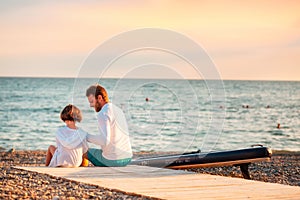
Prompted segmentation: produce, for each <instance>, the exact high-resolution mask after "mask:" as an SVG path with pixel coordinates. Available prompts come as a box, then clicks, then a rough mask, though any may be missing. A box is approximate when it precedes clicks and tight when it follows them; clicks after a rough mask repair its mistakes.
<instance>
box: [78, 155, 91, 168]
mask: <svg viewBox="0 0 300 200" xmlns="http://www.w3.org/2000/svg"><path fill="white" fill-rule="evenodd" d="M87 166H89V160H88V157H87V153H85V154H83V155H82V163H81V165H80V167H87Z"/></svg>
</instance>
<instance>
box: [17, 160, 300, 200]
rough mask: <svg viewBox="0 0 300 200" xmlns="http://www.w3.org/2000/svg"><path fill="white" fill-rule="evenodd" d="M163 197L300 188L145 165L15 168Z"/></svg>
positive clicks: (260, 194) (295, 195)
mask: <svg viewBox="0 0 300 200" xmlns="http://www.w3.org/2000/svg"><path fill="white" fill-rule="evenodd" d="M16 168H19V169H24V170H28V171H35V172H39V173H45V174H50V175H53V176H58V177H63V178H67V179H70V180H75V181H79V182H84V183H89V184H95V185H99V186H102V187H105V188H111V189H118V190H122V191H125V192H132V193H136V194H142V195H146V196H152V197H157V198H163V199H199V198H201V199H246V198H250V199H251V198H254V199H299V196H300V187H296V186H287V185H281V184H274V183H264V182H258V181H251V180H245V179H240V178H229V177H223V176H213V175H208V174H196V173H192V172H186V171H180V170H171V169H162V168H154V167H145V166H133V165H130V166H127V167H86V168H48V167H16Z"/></svg>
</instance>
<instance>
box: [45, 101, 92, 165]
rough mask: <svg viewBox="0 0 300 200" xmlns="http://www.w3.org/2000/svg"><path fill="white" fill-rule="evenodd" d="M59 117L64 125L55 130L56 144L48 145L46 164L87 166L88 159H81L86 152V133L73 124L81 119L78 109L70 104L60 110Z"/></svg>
mask: <svg viewBox="0 0 300 200" xmlns="http://www.w3.org/2000/svg"><path fill="white" fill-rule="evenodd" d="M60 118H61V120H62V121H64V122H65V123H66V126H64V127H60V128H59V129H58V130H57V132H56V145H57V147H55V146H53V145H50V146H49V148H48V151H47V155H46V166H49V167H79V166H87V165H88V161H87V160H86V159H83V154H84V153H86V152H87V150H88V146H87V141H86V135H87V133H86V132H84V131H83V130H82V129H80V128H78V127H77V126H76V125H75V122H76V121H77V122H80V121H81V120H82V116H81V112H80V110H79V109H78V108H77V107H76V106H73V105H71V104H69V105H67V106H66V107H65V108H64V109H63V110H62V112H61V114H60Z"/></svg>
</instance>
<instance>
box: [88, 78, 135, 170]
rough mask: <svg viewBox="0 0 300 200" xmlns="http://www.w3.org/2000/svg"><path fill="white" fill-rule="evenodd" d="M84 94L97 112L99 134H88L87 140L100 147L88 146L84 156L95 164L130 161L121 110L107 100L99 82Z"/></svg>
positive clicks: (129, 145) (128, 143) (110, 165)
mask: <svg viewBox="0 0 300 200" xmlns="http://www.w3.org/2000/svg"><path fill="white" fill-rule="evenodd" d="M86 96H87V98H88V101H89V103H90V106H91V107H94V109H95V111H96V112H97V120H98V128H99V134H97V135H91V134H88V135H87V141H88V142H91V143H93V144H96V145H100V147H101V149H95V148H90V149H89V150H88V152H87V154H86V155H85V156H87V159H88V160H89V161H90V162H91V163H93V165H95V166H108V167H121V166H126V165H127V164H128V163H130V162H131V158H132V150H131V144H130V139H129V134H128V126H127V122H126V118H125V115H124V113H123V111H122V110H121V109H120V108H119V107H117V106H115V105H113V104H112V103H110V102H109V98H108V94H107V92H106V90H105V88H103V87H102V86H100V85H99V84H96V85H92V86H90V87H89V88H88V89H87V90H86Z"/></svg>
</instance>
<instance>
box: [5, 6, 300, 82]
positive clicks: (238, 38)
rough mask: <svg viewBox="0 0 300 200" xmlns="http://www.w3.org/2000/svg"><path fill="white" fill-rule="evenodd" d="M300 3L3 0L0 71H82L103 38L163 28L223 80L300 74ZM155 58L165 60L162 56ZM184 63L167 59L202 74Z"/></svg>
mask: <svg viewBox="0 0 300 200" xmlns="http://www.w3.org/2000/svg"><path fill="white" fill-rule="evenodd" d="M299 9H300V1H297V0H289V1H286V0H269V1H266V0H249V1H247V0H245V1H231V0H227V1H225V0H224V1H220V0H219V1H214V0H212V1H207V0H199V1H196V0H195V1H192V0H187V1H164V0H161V1H158V0H157V1H138V0H135V1H117V0H112V1H96V0H94V1H92V0H86V1H84V0H79V1H71V0H68V1H58V0H51V1H50V0H44V1H37V0H25V1H17V0H11V1H1V3H0V44H1V45H0V76H25V77H77V76H78V74H79V73H80V69H81V68H82V65H83V64H84V62H85V60H87V59H88V57H89V55H90V54H91V52H93V50H95V49H96V48H97V47H99V45H101V44H103V43H104V42H105V41H107V40H109V39H111V38H113V37H114V36H116V35H118V34H121V33H124V32H128V31H132V30H135V29H140V28H158V29H166V30H171V31H173V32H176V33H179V34H182V35H184V36H186V37H188V38H190V39H191V40H193V41H195V42H196V43H197V44H199V45H200V46H201V47H202V48H203V49H204V50H205V52H206V53H207V55H208V56H209V57H210V59H211V60H212V62H213V63H214V65H215V67H216V69H217V71H218V73H219V75H220V78H222V79H224V80H226V79H234V80H297V81H300V12H299ZM174 42H175V43H176V41H174ZM140 53H142V52H140ZM144 53H145V52H144ZM152 53H153V52H152ZM156 54H157V52H154V55H156ZM149 55H152V54H151V52H150V53H149V52H148V53H147V56H148V57H149ZM161 55H163V56H166V57H168V56H170V55H165V53H162V54H161ZM130 56H132V55H128V57H130ZM144 56H145V55H144ZM128 57H127V58H126V57H124V60H128V59H129V58H128ZM138 57H139V58H143V55H138ZM147 59H149V58H147ZM171 59H172V58H171ZM154 60H156V62H155V63H156V64H161V63H157V60H159V59H158V57H157V55H156V57H155V58H154ZM174 60H178V58H174ZM124 62H125V61H124ZM179 63H181V64H179ZM146 64H147V63H146ZM185 64H186V63H184V62H182V60H181V61H180V62H178V63H177V64H176V63H175V61H174V62H173V63H168V64H166V63H162V66H165V65H167V67H166V68H168V69H170V68H172V70H173V71H176V72H177V73H178V74H179V75H180V74H182V76H183V77H185V78H199V74H197V72H195V71H194V70H193V69H192V67H189V66H186V67H183V66H184V65H185ZM121 65H123V63H122V62H121V63H119V66H117V64H116V65H115V66H114V67H112V68H111V69H110V70H108V71H107V73H106V74H105V76H107V77H118V76H122V74H120V73H119V72H120V71H122V70H128V68H126V69H125V68H124V67H123V68H122V66H121ZM158 66H159V65H156V66H155V67H154V68H156V69H157V68H159V67H158ZM145 67H147V65H143V66H142V67H141V68H139V70H137V71H138V72H137V73H134V75H135V76H136V77H137V78H140V77H142V76H143V75H142V74H143V73H147V76H149V77H150V76H153V77H154V78H155V77H157V74H158V73H159V71H160V70H158V71H157V70H153V71H151V70H148V71H147V70H146V71H147V72H145V71H144V72H143V70H141V69H145ZM164 69H165V68H164ZM162 71H164V70H162ZM166 71H168V70H166ZM96 76H98V74H96ZM202 78H203V77H202Z"/></svg>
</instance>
